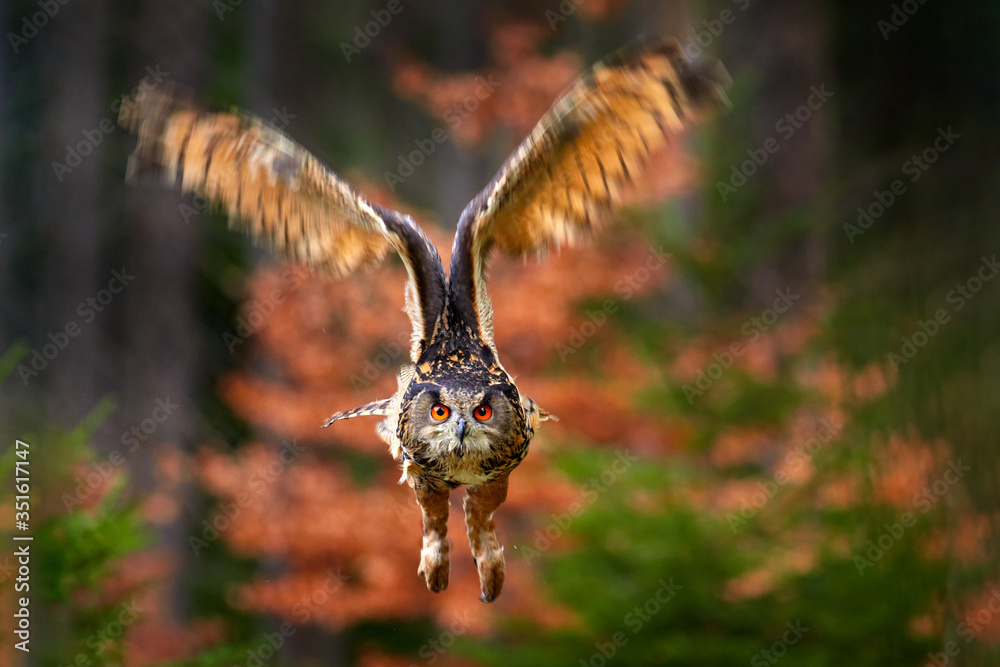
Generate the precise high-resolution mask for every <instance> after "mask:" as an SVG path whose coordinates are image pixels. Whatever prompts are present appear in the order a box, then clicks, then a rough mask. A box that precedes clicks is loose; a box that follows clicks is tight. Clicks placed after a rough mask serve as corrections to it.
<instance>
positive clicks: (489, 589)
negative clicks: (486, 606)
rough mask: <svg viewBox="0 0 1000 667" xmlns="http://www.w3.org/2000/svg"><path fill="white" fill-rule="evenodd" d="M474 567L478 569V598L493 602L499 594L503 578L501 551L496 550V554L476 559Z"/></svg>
mask: <svg viewBox="0 0 1000 667" xmlns="http://www.w3.org/2000/svg"><path fill="white" fill-rule="evenodd" d="M476 568H477V569H478V570H479V590H480V593H481V594H480V596H479V599H480V600H482V601H483V602H493V601H494V600H496V599H497V597H498V596H499V595H500V590H501V589H502V588H503V580H504V576H505V574H504V562H503V553H502V552H500V551H498V552H497V553H496V556H490V557H486V556H484V557H483V558H477V559H476Z"/></svg>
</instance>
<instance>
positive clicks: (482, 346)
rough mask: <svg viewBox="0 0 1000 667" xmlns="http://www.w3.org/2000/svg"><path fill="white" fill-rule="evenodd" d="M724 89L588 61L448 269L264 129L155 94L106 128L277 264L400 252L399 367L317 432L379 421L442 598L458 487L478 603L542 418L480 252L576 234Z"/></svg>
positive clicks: (675, 61)
mask: <svg viewBox="0 0 1000 667" xmlns="http://www.w3.org/2000/svg"><path fill="white" fill-rule="evenodd" d="M726 85H727V78H726V76H725V72H724V70H722V68H721V66H718V65H715V66H712V67H709V66H707V65H704V64H697V63H693V62H690V61H689V60H687V59H686V58H685V57H684V55H683V53H682V51H681V49H680V47H679V45H678V44H677V43H676V42H675V41H673V40H656V41H645V42H638V43H635V44H633V45H631V46H630V47H627V48H626V49H623V50H621V51H619V52H618V53H616V54H614V55H612V56H610V57H609V58H607V59H605V60H604V61H602V62H600V63H598V64H597V65H595V66H594V67H593V68H592V69H591V70H590V71H588V72H587V73H586V74H584V75H583V76H582V77H581V78H580V79H579V80H578V81H577V82H576V83H575V84H574V85H573V86H572V87H571V88H570V89H569V90H568V91H567V92H566V93H564V94H563V96H562V97H561V98H560V99H559V100H558V101H556V103H555V104H554V106H553V107H552V108H551V109H550V110H549V111H548V112H547V113H546V114H545V115H544V116H543V117H542V119H541V120H540V121H539V123H538V125H537V126H536V127H535V128H534V130H533V131H532V132H531V134H530V135H529V136H528V137H527V138H526V139H525V140H524V141H523V142H522V143H521V144H520V145H519V146H518V148H517V149H516V150H515V151H514V153H513V154H512V155H511V156H510V157H509V158H508V159H507V161H506V162H505V163H504V164H503V166H502V167H501V168H500V170H499V172H498V173H497V175H496V177H495V178H494V179H493V181H492V182H491V183H490V184H489V185H487V186H486V188H485V189H484V190H483V191H482V192H480V193H479V194H478V195H477V196H476V197H475V198H474V199H473V200H472V201H471V203H469V205H468V206H467V207H466V208H465V210H464V211H463V213H462V215H461V217H460V219H459V221H458V227H457V231H456V233H455V239H454V244H453V246H452V252H451V266H450V270H449V272H448V273H445V270H444V266H443V264H442V261H441V258H440V256H439V255H438V252H437V250H436V249H435V247H434V246H433V245H432V244H431V242H430V240H429V239H428V237H427V236H426V235H425V234H424V232H423V231H422V230H421V228H420V227H419V226H418V225H417V223H416V222H414V221H413V219H412V218H410V217H409V216H406V215H403V214H400V213H398V212H396V211H393V210H389V209H387V208H384V207H382V206H379V205H377V204H374V203H372V202H369V201H367V200H366V199H365V198H364V197H363V196H361V195H360V194H358V193H357V192H356V191H355V190H353V189H352V188H351V187H350V186H349V185H348V184H347V183H346V182H345V181H343V180H342V179H341V178H339V177H338V176H337V175H336V174H334V173H333V172H332V171H331V170H329V169H328V168H327V167H325V166H324V165H323V164H322V163H321V162H320V161H319V160H317V159H316V158H315V157H313V156H312V155H311V154H310V153H309V152H307V151H306V150H305V149H304V148H302V147H301V146H299V145H298V144H296V143H295V142H294V141H292V140H291V139H290V138H288V137H287V136H286V135H285V134H284V133H282V132H281V131H279V130H278V129H276V128H274V127H272V126H270V125H268V124H267V123H264V122H262V121H260V120H258V119H256V118H253V117H251V116H248V115H245V114H238V113H212V112H207V111H204V110H202V109H200V108H199V107H198V106H196V105H195V104H193V103H192V102H190V101H189V99H188V98H186V97H184V96H182V95H179V94H178V93H177V91H176V90H175V89H172V88H169V87H167V86H163V87H162V88H160V89H156V90H153V91H147V92H146V93H145V95H144V96H143V97H141V98H136V99H127V100H126V101H125V102H124V104H123V105H122V109H121V116H120V119H119V122H120V123H121V124H122V125H123V126H124V127H126V128H127V129H128V130H129V131H131V132H132V133H134V134H135V135H136V136H137V145H136V148H135V150H134V152H133V154H132V155H131V157H130V159H129V164H128V168H127V178H128V179H129V180H130V181H132V182H135V181H139V180H144V181H147V180H149V179H151V178H152V179H155V180H158V181H160V182H164V183H166V184H168V185H172V186H176V187H179V188H180V189H182V190H184V191H193V192H196V193H198V194H199V195H201V196H204V197H207V198H209V199H210V200H212V201H213V202H215V203H217V204H218V205H220V206H221V207H222V208H224V209H225V210H226V211H228V213H229V214H230V219H231V224H233V225H235V226H239V227H242V228H244V229H245V230H247V231H248V232H249V233H250V234H251V236H252V237H253V238H254V239H256V240H258V241H262V242H264V243H265V244H267V245H270V246H272V247H273V248H274V249H276V250H277V251H278V252H279V253H280V254H282V255H283V256H284V257H285V258H287V259H289V260H292V261H295V262H300V263H303V264H305V265H308V266H310V267H314V268H316V269H319V270H322V271H325V272H327V273H328V274H331V275H332V276H337V277H339V276H346V275H347V274H350V273H352V272H354V271H355V270H358V269H360V268H367V267H372V266H374V265H376V264H377V263H379V261H380V260H381V259H382V258H383V257H384V256H385V255H386V254H387V253H388V252H389V251H390V250H392V251H394V252H396V253H397V254H398V255H399V257H400V258H401V259H402V261H403V264H404V266H405V268H406V272H407V281H406V285H405V304H406V305H405V310H406V313H407V314H408V315H409V318H410V320H411V322H412V326H413V332H412V343H411V347H410V363H407V364H405V365H404V366H403V367H402V369H401V370H400V372H399V377H398V389H397V391H396V393H395V394H393V395H392V396H391V397H390V398H386V399H384V400H378V401H374V402H372V403H368V404H367V405H363V406H361V407H358V408H355V409H353V410H348V411H346V412H338V413H336V414H334V415H333V416H332V417H330V418H329V419H328V420H327V421H326V423H325V424H323V426H330V425H332V424H334V423H335V422H338V421H340V420H344V419H351V418H354V417H362V416H367V415H372V416H380V417H382V418H383V419H382V420H381V421H380V422H379V423H378V424H377V427H376V430H377V433H378V435H379V436H380V437H381V438H382V439H383V440H384V441H385V442H386V443H387V444H388V445H389V451H390V453H391V454H392V456H393V458H394V459H395V460H396V461H398V462H399V463H400V464H401V467H402V478H401V480H400V482H401V483H402V482H403V481H405V482H406V483H407V484H409V486H410V487H411V488H412V489H413V492H414V494H415V496H416V500H417V503H418V504H419V505H420V508H421V512H422V522H423V545H422V549H421V552H420V564H419V567H418V569H417V573H418V575H419V576H422V577H423V578H424V580H425V582H426V584H427V587H428V588H429V589H430V590H431V591H434V592H440V591H443V590H444V589H445V588H447V586H448V574H449V569H450V561H449V541H448V537H447V522H448V505H449V496H450V494H451V492H452V490H453V489H455V488H457V487H459V486H463V485H464V486H465V487H466V496H465V499H464V509H465V522H466V528H467V533H468V540H469V546H470V548H471V551H472V556H473V559H474V560H475V563H476V568H477V572H478V575H479V582H480V589H481V599H482V600H483V601H484V602H492V601H493V600H495V599H496V597H497V596H498V595H499V594H500V590H501V588H502V586H503V583H504V556H503V548H502V547H501V545H500V543H499V541H498V539H497V534H496V529H495V525H494V522H493V515H494V512H496V510H497V508H499V507H500V505H501V504H502V503H503V502H504V500H505V499H506V498H507V489H508V483H509V478H510V474H511V472H512V471H513V470H514V468H516V467H517V466H518V464H519V463H520V462H521V461H522V460H524V457H525V455H526V454H527V453H528V446H529V444H530V442H531V439H532V437H533V436H534V434H535V432H536V431H537V430H538V428H539V427H540V426H541V424H542V422H544V421H546V420H548V419H555V417H553V416H552V415H550V414H549V413H547V412H546V411H545V410H544V409H543V408H542V407H540V406H539V405H538V404H537V403H536V402H535V401H533V400H532V399H531V398H529V397H528V396H526V395H525V394H524V393H523V392H522V391H521V390H520V389H519V388H518V386H517V385H516V383H515V382H514V379H513V378H512V377H511V375H510V373H509V372H508V371H507V370H506V369H505V368H504V366H503V364H502V363H501V361H500V355H499V352H498V351H497V347H496V342H495V340H494V336H493V306H492V304H491V302H490V297H489V294H488V292H487V288H486V283H487V265H488V262H489V259H490V255H491V253H492V251H493V250H494V249H497V250H500V251H503V252H505V253H508V254H512V255H524V254H528V253H533V254H534V253H544V251H546V250H547V249H549V248H552V247H561V246H563V245H567V246H570V245H574V244H577V243H579V242H581V241H583V240H585V239H587V238H588V237H590V236H591V235H592V234H593V232H595V231H596V230H597V229H598V228H599V227H601V226H602V224H603V223H604V222H605V221H606V220H607V218H608V217H609V214H610V213H611V212H612V210H613V209H614V207H615V206H616V205H617V204H619V203H620V202H621V198H622V193H623V192H624V190H625V189H626V188H627V186H628V184H629V183H630V181H632V180H633V179H635V178H636V176H637V175H638V174H639V173H640V172H641V171H642V170H643V168H644V166H645V165H646V164H647V162H648V158H649V156H650V154H651V153H653V152H654V151H656V150H657V149H658V148H661V147H662V146H663V145H664V144H665V143H667V142H668V141H670V140H671V139H672V138H673V137H675V135H678V134H679V133H680V132H681V131H682V130H684V129H685V128H686V127H688V126H689V125H691V124H692V123H695V122H697V121H699V120H702V119H704V118H706V117H707V115H708V114H710V113H711V112H712V111H713V110H715V109H717V108H719V107H720V106H724V105H726V104H728V102H727V100H726V95H725V88H726ZM525 306H526V307H530V304H525Z"/></svg>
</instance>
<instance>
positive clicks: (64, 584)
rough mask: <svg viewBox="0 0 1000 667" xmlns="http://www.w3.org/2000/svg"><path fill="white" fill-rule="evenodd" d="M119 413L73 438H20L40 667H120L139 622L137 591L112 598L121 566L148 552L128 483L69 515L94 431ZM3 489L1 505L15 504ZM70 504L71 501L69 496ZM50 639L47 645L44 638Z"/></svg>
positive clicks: (100, 410)
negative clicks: (132, 627)
mask: <svg viewBox="0 0 1000 667" xmlns="http://www.w3.org/2000/svg"><path fill="white" fill-rule="evenodd" d="M114 409H115V404H114V402H113V401H111V400H107V399H106V400H104V401H101V402H100V403H99V404H98V405H97V407H95V408H94V410H93V411H92V412H91V413H90V414H89V415H88V416H87V417H85V418H84V419H83V420H82V421H81V422H80V423H79V424H78V425H77V426H76V427H75V428H74V429H73V430H71V431H69V432H57V431H53V430H43V431H41V432H40V433H38V434H35V435H29V436H26V437H24V438H22V439H23V440H24V441H25V442H27V443H28V445H29V448H28V449H27V450H22V451H26V452H27V454H26V456H27V461H28V470H29V471H30V474H29V479H30V484H31V493H30V502H31V511H30V531H31V535H32V536H33V538H34V539H33V540H32V541H31V542H26V543H25V544H28V545H29V549H30V553H31V565H30V566H31V577H30V581H29V585H30V589H29V590H28V591H24V592H25V593H27V594H28V595H30V596H31V599H32V601H33V605H32V611H33V618H34V621H33V623H34V628H35V634H34V638H35V639H36V642H37V643H35V644H33V645H32V646H33V647H35V646H38V648H36V649H35V651H36V652H37V653H38V654H39V655H40V656H41V661H42V662H41V664H84V665H94V664H101V665H114V664H121V662H122V659H123V654H122V648H123V647H122V638H123V637H124V636H125V634H126V633H127V631H128V627H129V626H130V625H131V624H132V623H134V622H135V620H136V619H137V618H139V616H140V614H141V610H140V609H139V608H138V607H137V606H136V605H135V598H134V595H133V594H134V593H135V591H118V592H115V593H109V591H108V590H107V587H108V583H109V581H110V580H111V579H112V578H113V577H114V576H115V574H116V567H117V566H118V565H119V563H120V562H121V560H122V559H123V558H124V557H126V556H128V555H129V554H132V553H134V552H135V551H137V550H138V549H140V548H141V547H143V546H145V545H146V544H148V541H149V538H148V535H147V532H146V530H145V527H144V525H143V522H142V519H141V517H140V516H139V514H138V512H137V508H136V505H135V503H134V502H128V501H126V500H125V499H124V498H123V491H124V488H125V479H124V475H121V476H120V477H118V478H117V479H116V480H115V481H114V483H113V484H112V485H111V486H110V487H109V488H108V489H106V490H105V491H104V492H103V495H101V496H100V497H99V498H96V500H95V501H94V502H92V503H91V504H90V506H86V507H85V506H81V504H80V503H79V502H75V505H76V506H74V507H72V508H70V509H67V508H65V507H64V504H63V501H62V500H60V498H61V497H63V496H64V492H65V491H67V490H70V493H72V489H73V487H74V486H75V482H73V481H69V480H73V474H74V472H75V470H76V469H77V465H79V464H81V463H83V462H88V461H90V460H92V459H94V458H95V457H96V454H95V451H94V446H93V444H92V440H93V437H94V433H95V431H96V430H97V429H98V428H99V427H100V425H101V424H102V423H103V422H104V420H105V419H106V418H107V416H108V415H109V414H110V413H111V412H112V411H113V410H114ZM13 454H14V448H13V447H12V448H11V449H10V450H9V451H7V452H6V453H5V454H4V456H3V457H2V459H0V478H2V479H9V478H10V477H11V476H12V474H11V473H12V471H13V468H14V463H15V460H16V458H15V457H14V456H13ZM12 491H13V484H4V486H3V491H2V495H0V501H4V502H7V501H10V498H8V497H7V496H8V495H9V494H12ZM66 497H68V496H66ZM40 637H44V638H45V640H44V641H39V640H38V638H40Z"/></svg>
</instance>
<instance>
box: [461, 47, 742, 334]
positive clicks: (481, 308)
mask: <svg viewBox="0 0 1000 667" xmlns="http://www.w3.org/2000/svg"><path fill="white" fill-rule="evenodd" d="M727 85H728V76H727V75H726V73H725V70H724V69H722V67H721V65H716V66H715V67H714V69H708V68H706V67H704V66H701V67H699V66H696V65H695V64H692V63H691V62H689V61H688V60H686V59H685V58H684V55H683V53H682V52H681V49H680V46H679V45H678V44H677V42H676V41H673V40H670V41H660V42H656V43H638V44H636V45H634V46H632V47H630V48H627V49H623V50H622V51H619V52H618V53H616V54H614V55H612V56H610V57H609V58H607V59H606V60H604V61H603V62H601V63H599V64H597V65H596V66H594V68H593V69H591V70H590V71H589V72H588V73H586V74H585V75H584V76H582V77H581V78H580V79H579V80H578V81H577V82H576V83H575V84H574V85H573V86H572V87H571V88H570V90H569V91H568V92H567V93H565V94H564V95H563V97H562V98H561V99H559V100H558V101H557V102H556V103H555V105H554V106H553V107H552V108H551V109H550V110H549V111H548V112H547V113H546V114H545V116H544V117H543V118H542V119H541V121H539V123H538V125H537V126H536V127H535V129H534V130H533V131H532V132H531V134H530V135H528V137H527V138H526V139H525V140H524V141H523V142H522V143H521V145H520V146H519V147H518V148H517V150H515V151H514V153H513V154H512V155H511V156H510V157H509V158H508V159H507V161H506V162H505V163H504V165H503V166H502V167H501V168H500V171H499V172H498V173H497V175H496V177H495V178H494V179H493V181H492V182H491V183H490V184H489V185H488V186H487V187H486V188H485V189H484V190H483V191H482V192H481V193H480V194H479V195H478V196H477V197H476V198H475V199H473V200H472V202H471V203H470V204H469V206H468V207H467V208H466V209H465V211H464V212H463V214H462V218H461V220H460V221H459V226H458V231H457V232H456V234H455V243H454V247H453V248H452V260H451V290H452V298H453V299H454V300H455V304H456V307H457V308H459V310H460V311H461V312H462V314H463V315H464V316H465V317H466V318H467V320H468V321H469V322H476V323H477V324H478V326H479V333H480V335H481V336H482V337H483V339H484V340H486V341H488V342H489V344H490V345H491V346H492V345H493V308H492V305H491V303H490V300H489V296H488V295H487V293H486V264H487V259H488V257H489V253H490V250H491V249H492V248H493V247H494V246H496V247H498V248H500V249H502V250H504V251H506V252H507V253H509V254H513V255H517V254H524V253H528V252H541V251H543V250H545V249H546V248H548V247H550V246H553V245H554V246H557V247H558V246H560V245H562V244H567V245H573V244H574V243H576V242H578V241H579V240H581V239H584V238H586V237H588V236H590V235H591V233H592V232H593V231H595V230H596V229H597V228H598V227H599V226H600V225H601V223H602V222H603V221H604V220H605V219H606V217H607V215H608V214H609V212H610V211H611V210H612V208H613V207H614V206H615V205H616V204H618V203H619V202H620V201H621V194H622V192H623V189H624V188H625V187H626V186H627V185H628V184H629V182H630V181H631V180H632V179H634V178H635V177H636V176H637V175H638V174H639V172H640V171H641V170H642V168H643V167H644V166H645V164H646V163H647V161H648V159H649V156H650V154H651V153H653V152H654V151H656V150H657V149H658V148H660V147H662V146H663V145H664V144H665V143H667V142H668V141H669V140H670V138H671V136H672V135H675V134H677V133H679V132H680V131H681V130H683V129H684V128H685V127H687V126H688V125H690V124H691V123H693V122H696V121H698V120H700V119H702V118H704V117H706V116H707V115H708V114H709V113H710V112H711V111H713V110H714V109H716V108H718V107H720V106H726V105H728V99H727V97H726V94H725V88H726V86H727Z"/></svg>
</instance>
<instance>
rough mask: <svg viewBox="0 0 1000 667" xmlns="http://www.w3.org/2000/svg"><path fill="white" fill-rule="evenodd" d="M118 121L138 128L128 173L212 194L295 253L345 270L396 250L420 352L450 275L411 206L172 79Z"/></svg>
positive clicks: (287, 253)
mask: <svg viewBox="0 0 1000 667" xmlns="http://www.w3.org/2000/svg"><path fill="white" fill-rule="evenodd" d="M119 123H120V124H121V125H122V126H124V127H126V128H127V129H128V130H129V131H131V132H133V133H134V134H136V135H137V137H138V144H137V145H136V148H135V151H134V152H133V154H132V156H131V157H130V159H129V165H128V172H127V178H128V180H129V181H131V182H135V181H140V180H148V179H150V178H154V179H158V180H161V181H163V182H165V183H167V184H169V185H173V186H179V187H180V188H181V189H183V190H184V191H193V192H197V193H199V194H201V195H203V196H205V197H208V198H209V199H211V200H212V201H214V202H215V203H217V204H219V205H221V206H222V207H223V208H225V209H226V210H227V211H228V212H229V214H230V222H231V224H232V225H234V226H240V227H243V228H245V229H246V230H247V231H249V232H250V234H251V236H252V237H253V238H254V239H256V240H258V241H263V242H265V243H267V244H268V245H270V246H272V247H274V248H275V249H277V250H278V251H279V252H280V253H281V254H282V255H283V256H284V257H286V258H288V259H290V260H293V261H296V262H301V263H303V264H307V265H310V266H313V267H316V268H319V269H322V270H325V271H327V272H329V273H330V274H333V275H335V276H344V275H347V274H349V273H351V272H352V271H354V270H356V269H358V268H369V267H372V266H374V265H376V264H377V263H378V262H379V261H380V260H381V259H382V258H383V257H384V256H385V253H386V251H387V250H389V249H390V248H391V249H393V250H395V251H396V252H398V253H399V256H400V257H401V258H402V259H403V263H404V264H405V265H406V270H407V272H408V274H409V281H408V282H407V286H406V303H407V313H408V314H409V316H410V319H411V320H412V321H413V337H414V345H413V350H412V351H411V354H412V355H414V356H413V358H414V360H416V358H417V355H418V354H419V352H420V351H421V345H420V341H421V339H423V340H429V339H430V335H431V330H432V328H433V327H434V323H435V321H436V320H437V318H438V315H439V314H440V312H441V309H442V307H443V304H444V299H445V277H444V269H443V267H442V265H441V258H440V256H439V255H438V252H437V250H436V249H435V248H434V246H433V244H432V243H431V242H430V239H428V238H427V236H426V235H425V234H424V233H423V231H422V230H421V229H420V228H419V227H418V226H417V225H416V223H414V222H413V220H412V219H410V217H409V216H405V215H402V214H400V213H397V212H396V211H391V210H388V209H385V208H382V207H380V206H377V205H375V204H372V203H370V202H368V201H366V200H365V198H364V197H362V196H361V195H360V194H358V193H357V192H355V191H354V190H353V189H352V188H351V187H350V186H349V185H348V184H347V183H345V182H344V181H342V180H341V179H340V178H338V177H337V175H336V174H334V173H333V172H332V171H331V170H330V169H328V168H327V167H326V166H325V165H323V164H322V163H321V162H320V161H319V160H317V159H316V158H315V157H313V156H312V155H311V154H310V153H309V152H308V151H307V150H306V149H304V148H303V147H302V146H300V145H298V144H297V143H295V142H294V141H292V140H291V139H289V138H288V137H287V136H286V135H285V134H284V133H282V132H281V131H280V130H278V129H276V128H274V127H272V126H270V125H268V124H267V123H265V122H263V121H261V120H259V119H257V118H254V117H252V116H249V115H246V114H229V113H210V112H205V111H202V110H200V109H198V108H197V107H196V106H195V105H193V104H192V103H190V102H189V101H187V100H185V99H184V98H183V97H182V96H180V95H178V94H177V93H176V92H175V91H174V90H173V89H172V88H170V87H168V86H164V87H163V88H162V89H158V90H154V91H150V92H147V93H146V94H145V95H144V96H143V97H142V98H141V99H133V98H127V99H126V100H125V101H124V102H123V104H122V108H121V114H120V116H119Z"/></svg>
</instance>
